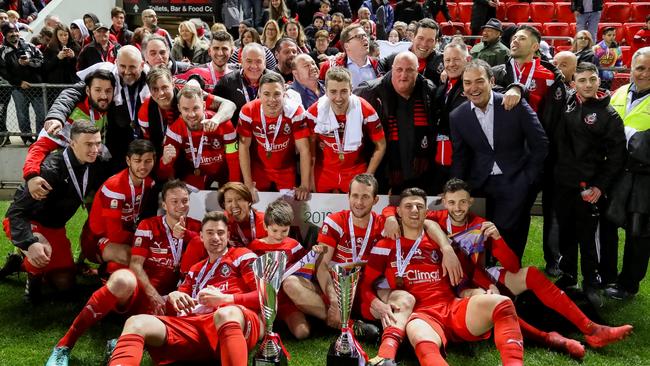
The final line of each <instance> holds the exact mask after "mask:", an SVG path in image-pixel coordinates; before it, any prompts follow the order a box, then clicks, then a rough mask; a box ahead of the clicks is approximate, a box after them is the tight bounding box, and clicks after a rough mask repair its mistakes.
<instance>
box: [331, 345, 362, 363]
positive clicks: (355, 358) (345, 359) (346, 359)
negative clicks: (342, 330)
mask: <svg viewBox="0 0 650 366" xmlns="http://www.w3.org/2000/svg"><path fill="white" fill-rule="evenodd" d="M359 358H361V356H360V355H358V354H357V355H337V354H336V350H335V349H334V343H332V344H331V345H330V349H329V351H328V352H327V366H359Z"/></svg>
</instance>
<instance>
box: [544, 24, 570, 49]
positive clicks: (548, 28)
mask: <svg viewBox="0 0 650 366" xmlns="http://www.w3.org/2000/svg"><path fill="white" fill-rule="evenodd" d="M540 30H541V31H542V34H543V35H544V36H553V37H571V38H573V36H574V35H573V34H571V29H570V28H569V24H568V23H546V24H544V27H543V28H542V29H540ZM549 44H551V45H553V46H559V45H567V44H568V45H571V41H563V40H551V42H549Z"/></svg>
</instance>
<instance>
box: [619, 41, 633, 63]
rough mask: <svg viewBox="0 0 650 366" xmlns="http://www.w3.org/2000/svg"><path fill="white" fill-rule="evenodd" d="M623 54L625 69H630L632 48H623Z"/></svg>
mask: <svg viewBox="0 0 650 366" xmlns="http://www.w3.org/2000/svg"><path fill="white" fill-rule="evenodd" d="M621 52H623V65H624V66H625V67H630V64H631V62H632V47H631V46H621Z"/></svg>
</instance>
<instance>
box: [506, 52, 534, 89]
mask: <svg viewBox="0 0 650 366" xmlns="http://www.w3.org/2000/svg"><path fill="white" fill-rule="evenodd" d="M510 65H512V70H513V72H514V77H515V83H520V82H521V77H522V73H523V71H524V70H523V69H522V70H521V71H520V70H519V68H518V67H517V64H516V63H515V60H514V59H512V58H511V59H510ZM536 66H537V60H536V59H533V61H532V65H531V66H530V71H528V77H527V78H526V83H525V84H524V87H525V88H526V89H529V87H530V83H531V82H532V81H533V74H534V73H535V67H536ZM524 68H525V67H524Z"/></svg>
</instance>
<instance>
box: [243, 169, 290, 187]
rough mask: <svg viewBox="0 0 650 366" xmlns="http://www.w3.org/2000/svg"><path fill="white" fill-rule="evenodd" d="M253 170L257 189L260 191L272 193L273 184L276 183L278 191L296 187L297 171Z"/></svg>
mask: <svg viewBox="0 0 650 366" xmlns="http://www.w3.org/2000/svg"><path fill="white" fill-rule="evenodd" d="M251 170H252V175H253V181H254V182H255V188H257V189H258V190H259V191H262V192H264V191H270V190H271V186H272V185H273V183H275V188H276V189H277V190H280V189H293V188H294V187H296V169H293V168H289V169H269V168H266V167H261V166H253V167H252V168H251Z"/></svg>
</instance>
